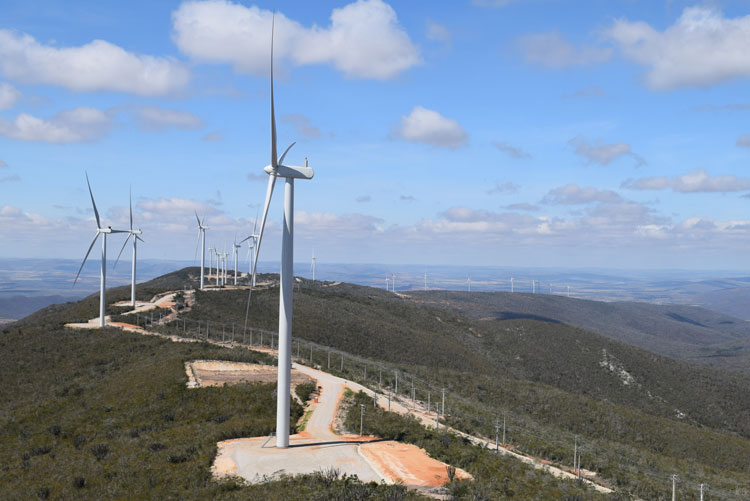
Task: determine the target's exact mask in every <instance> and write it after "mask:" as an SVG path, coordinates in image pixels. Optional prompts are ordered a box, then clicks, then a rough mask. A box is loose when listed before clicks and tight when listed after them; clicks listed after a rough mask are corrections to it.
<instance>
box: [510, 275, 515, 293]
mask: <svg viewBox="0 0 750 501" xmlns="http://www.w3.org/2000/svg"><path fill="white" fill-rule="evenodd" d="M510 291H511V292H515V290H514V288H513V277H510Z"/></svg>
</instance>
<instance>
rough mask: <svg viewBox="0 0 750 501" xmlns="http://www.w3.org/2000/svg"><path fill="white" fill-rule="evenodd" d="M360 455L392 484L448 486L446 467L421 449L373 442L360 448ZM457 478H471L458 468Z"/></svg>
mask: <svg viewBox="0 0 750 501" xmlns="http://www.w3.org/2000/svg"><path fill="white" fill-rule="evenodd" d="M359 450H360V453H361V454H362V455H363V456H364V457H365V458H367V460H368V461H370V463H372V464H373V465H374V466H375V468H377V469H378V471H380V472H381V473H383V474H384V475H385V476H386V477H387V478H388V479H389V480H391V481H393V482H402V483H403V484H404V485H419V486H425V487H437V486H441V485H444V484H445V483H446V482H448V471H447V468H446V466H447V465H446V464H445V463H443V462H440V461H438V460H436V459H433V458H431V457H430V456H428V455H427V453H426V452H425V451H424V450H423V449H420V448H419V447H417V446H415V445H411V444H402V443H399V442H392V441H388V442H371V443H367V444H362V445H361V446H360V449H359ZM456 478H472V477H471V475H470V474H468V473H467V472H465V471H464V470H462V469H460V468H456Z"/></svg>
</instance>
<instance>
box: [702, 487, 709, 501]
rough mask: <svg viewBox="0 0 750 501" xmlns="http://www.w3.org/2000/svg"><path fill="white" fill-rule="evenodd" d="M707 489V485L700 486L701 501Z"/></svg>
mask: <svg viewBox="0 0 750 501" xmlns="http://www.w3.org/2000/svg"><path fill="white" fill-rule="evenodd" d="M707 489H708V485H706V484H701V501H703V492H704V491H705V490H707Z"/></svg>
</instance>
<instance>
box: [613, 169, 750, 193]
mask: <svg viewBox="0 0 750 501" xmlns="http://www.w3.org/2000/svg"><path fill="white" fill-rule="evenodd" d="M622 187H623V188H629V189H632V190H665V189H671V190H672V191H676V192H679V193H700V192H719V193H728V192H737V191H747V190H750V178H747V177H737V176H709V175H708V173H707V172H706V170H705V169H693V170H691V171H690V172H688V173H686V174H683V175H681V176H677V177H665V176H659V177H643V178H640V179H628V180H627V181H625V182H623V183H622Z"/></svg>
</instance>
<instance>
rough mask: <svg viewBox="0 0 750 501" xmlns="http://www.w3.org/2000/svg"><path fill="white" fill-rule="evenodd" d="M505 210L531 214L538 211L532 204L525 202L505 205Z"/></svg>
mask: <svg viewBox="0 0 750 501" xmlns="http://www.w3.org/2000/svg"><path fill="white" fill-rule="evenodd" d="M505 208H506V209H510V210H524V211H532V212H533V211H538V210H539V206H537V205H533V204H529V203H526V202H521V203H517V204H510V205H506V206H505Z"/></svg>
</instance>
